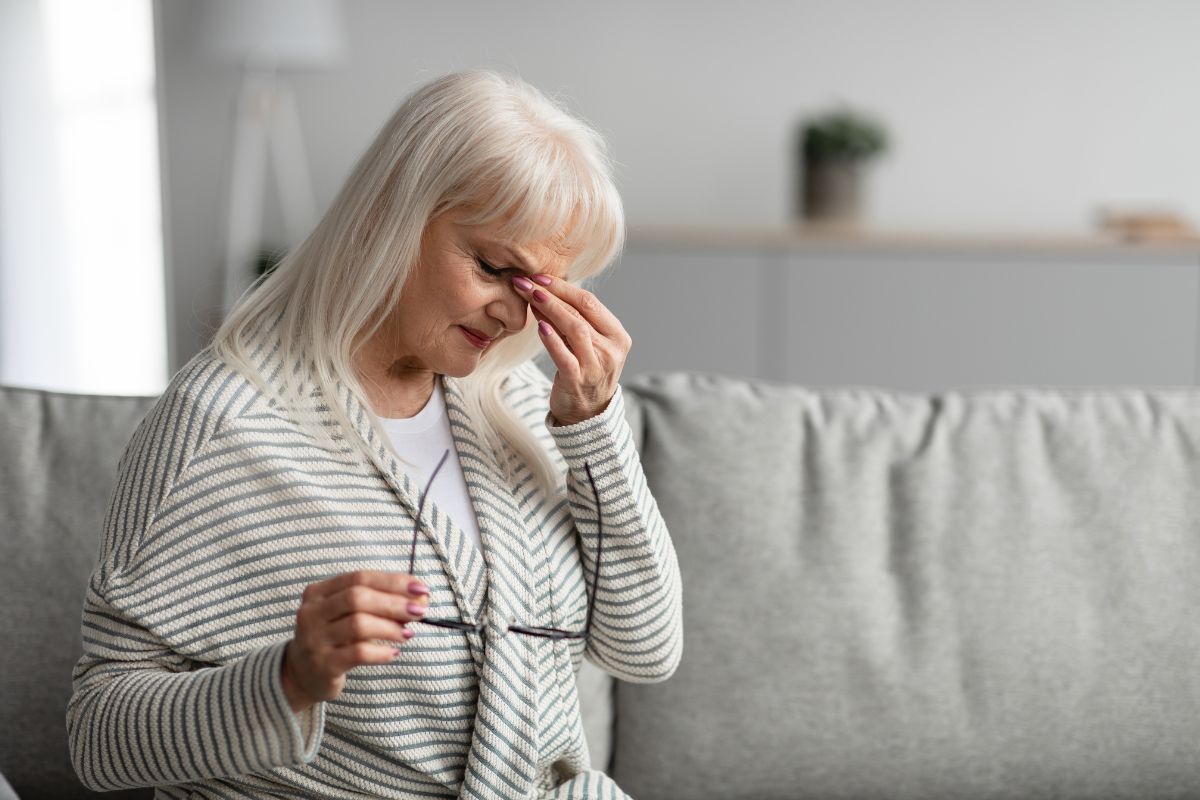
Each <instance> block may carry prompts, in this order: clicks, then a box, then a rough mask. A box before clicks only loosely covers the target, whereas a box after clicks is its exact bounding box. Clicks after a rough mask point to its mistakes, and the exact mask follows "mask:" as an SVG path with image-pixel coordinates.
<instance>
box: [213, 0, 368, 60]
mask: <svg viewBox="0 0 1200 800" xmlns="http://www.w3.org/2000/svg"><path fill="white" fill-rule="evenodd" d="M195 13H196V15H197V18H196V28H197V43H198V45H199V48H200V51H201V52H202V53H203V54H204V55H205V56H207V57H208V58H211V59H214V60H218V61H233V62H236V63H239V64H248V65H251V66H263V67H280V68H291V69H305V68H309V69H322V68H327V67H332V66H334V65H336V64H337V63H338V62H339V61H340V60H341V58H342V53H343V50H344V39H345V32H344V23H343V19H342V7H341V2H340V0H202V1H201V2H199V3H197V4H196V6H195Z"/></svg>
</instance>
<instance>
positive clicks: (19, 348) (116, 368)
mask: <svg viewBox="0 0 1200 800" xmlns="http://www.w3.org/2000/svg"><path fill="white" fill-rule="evenodd" d="M16 5H17V6H23V8H22V9H21V10H20V11H18V12H12V11H9V12H6V13H7V14H8V15H9V16H11V17H12V19H9V18H7V17H6V19H5V20H4V22H5V23H6V25H7V26H10V30H9V32H8V33H6V34H4V41H2V42H0V44H8V43H9V42H10V41H13V40H15V39H16V38H17V37H18V36H21V37H22V38H23V39H24V42H23V43H21V44H20V47H19V54H18V55H16V56H14V55H13V54H12V53H11V52H10V53H9V55H8V56H6V57H5V60H4V62H3V63H4V72H5V77H4V81H3V83H2V84H0V90H2V91H3V94H0V98H2V99H3V105H4V107H7V108H13V109H14V112H18V111H19V112H20V113H14V114H12V115H11V116H8V115H4V117H0V185H2V190H3V191H2V194H0V199H2V200H3V205H2V207H0V223H2V228H0V230H3V231H4V233H3V234H0V244H2V245H3V248H2V250H0V273H2V276H0V277H2V279H3V281H2V283H0V286H2V287H3V292H2V293H0V382H3V383H6V384H10V385H21V386H35V387H38V388H47V389H55V390H60V391H69V392H89V393H101V394H156V393H158V392H160V391H162V389H163V388H164V386H165V385H166V379H167V337H166V303H165V286H164V269H163V242H162V225H161V221H162V220H161V217H162V212H161V202H160V190H159V158H158V124H157V112H156V101H155V73H154V34H153V17H152V9H151V0H105V2H103V3H97V2H95V0H40V1H39V0H17V2H16ZM14 23H15V24H16V25H18V26H20V27H21V28H22V30H21V31H20V32H19V33H15V34H14V33H13V31H12V29H11V25H13V24H14ZM14 62H17V63H15V64H14ZM15 68H20V70H19V71H20V73H21V74H20V75H14V74H13V72H14V69H15ZM22 78H23V79H24V81H25V82H24V84H23V85H19V84H20V82H21V80H22ZM21 114H27V115H28V116H26V117H25V121H23V122H17V121H14V120H15V118H16V117H18V116H20V115H21ZM14 165H15V166H14Z"/></svg>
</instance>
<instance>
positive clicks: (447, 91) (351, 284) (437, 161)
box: [212, 70, 625, 491]
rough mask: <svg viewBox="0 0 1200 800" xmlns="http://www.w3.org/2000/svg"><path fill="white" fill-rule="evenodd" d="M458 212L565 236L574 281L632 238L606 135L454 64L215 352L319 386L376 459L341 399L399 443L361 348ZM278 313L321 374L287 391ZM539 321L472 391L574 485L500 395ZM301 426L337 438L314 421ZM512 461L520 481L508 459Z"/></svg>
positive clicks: (385, 139)
mask: <svg viewBox="0 0 1200 800" xmlns="http://www.w3.org/2000/svg"><path fill="white" fill-rule="evenodd" d="M452 209H463V210H464V211H465V212H466V214H467V216H465V217H464V218H463V220H462V222H463V223H465V224H468V225H472V224H480V225H483V224H489V223H492V222H498V223H500V227H499V228H498V229H497V234H498V235H499V236H500V237H501V238H503V239H506V240H508V241H511V242H515V243H517V244H525V243H534V242H542V241H546V240H549V239H553V240H554V241H555V242H558V243H561V244H562V245H563V246H564V247H566V248H570V251H571V252H573V253H575V254H576V258H575V259H574V260H573V261H572V262H571V264H570V265H569V267H568V268H567V272H566V274H565V275H564V276H563V277H564V279H565V280H567V281H568V282H570V283H572V284H575V285H579V284H580V283H581V282H582V281H583V280H584V279H586V278H589V277H591V276H593V275H596V274H598V273H600V272H601V271H602V270H604V269H605V267H607V266H608V264H609V263H611V262H612V260H613V259H614V258H615V257H616V255H617V254H618V253H619V252H620V251H621V248H622V247H623V245H624V241H625V218H624V211H623V208H622V204H621V198H620V196H619V195H618V193H617V190H616V187H615V185H614V184H613V180H612V167H611V162H610V160H609V157H608V153H607V147H606V145H605V143H604V140H603V138H602V137H601V136H600V135H599V134H598V133H597V132H596V131H595V130H593V129H592V128H591V127H590V126H589V125H588V124H586V123H585V122H583V121H581V120H580V119H577V118H576V117H574V116H573V115H571V114H570V113H569V112H567V111H566V110H565V109H564V108H563V107H562V106H560V105H559V104H558V103H557V102H555V101H552V100H550V99H549V98H547V97H546V96H545V95H544V94H542V93H541V92H540V91H538V90H537V89H535V88H534V87H532V86H530V85H529V84H527V83H525V82H524V81H522V80H520V79H519V78H515V77H512V76H509V75H503V74H500V73H497V72H493V71H490V70H470V71H465V72H456V73H452V74H449V75H445V76H443V77H441V78H438V79H437V80H434V81H432V82H431V83H428V84H426V85H424V86H422V87H420V88H419V89H417V90H416V91H415V92H414V93H413V94H412V95H410V96H409V97H408V98H407V99H406V100H405V101H404V103H403V104H402V105H401V106H400V108H398V109H397V110H396V112H395V113H394V114H393V115H392V117H391V118H390V119H389V120H388V121H387V122H386V123H385V124H384V126H383V128H382V130H380V132H379V134H378V135H377V136H376V137H375V141H374V142H373V143H372V144H371V146H370V147H369V148H368V149H367V151H366V152H365V153H364V154H363V156H362V157H361V158H360V159H359V161H358V163H357V164H356V165H355V167H354V170H353V172H352V173H351V175H350V177H349V179H348V180H347V181H346V183H345V185H344V186H343V187H342V189H341V191H340V192H339V193H338V195H337V197H336V198H335V199H334V201H333V204H332V205H331V206H330V208H329V210H328V211H327V212H326V213H325V215H324V216H323V217H322V218H321V220H320V221H319V222H318V223H317V225H316V227H315V228H314V229H313V231H312V233H310V234H309V236H308V238H306V239H305V240H304V242H303V243H302V244H300V245H299V246H298V247H297V248H296V249H295V250H293V251H292V252H290V253H288V254H287V255H286V256H285V257H284V258H283V260H282V261H280V262H279V264H278V266H277V267H276V268H275V269H274V270H273V271H272V272H270V273H268V274H267V275H266V276H264V277H263V278H261V279H260V280H259V281H257V282H256V283H255V285H254V286H251V287H250V289H248V290H247V291H246V292H245V293H244V294H243V295H242V296H241V297H240V298H239V300H238V302H237V303H236V304H235V305H234V307H233V309H232V310H231V311H230V313H229V315H228V316H227V317H226V319H225V320H224V322H223V323H222V325H221V327H220V328H219V329H218V330H217V332H216V334H215V335H214V338H213V343H212V347H213V350H214V352H215V353H216V354H217V355H219V356H220V357H222V358H224V359H225V360H226V361H227V362H228V363H230V364H231V365H233V366H234V367H235V368H236V369H238V370H239V371H241V372H243V373H245V374H246V375H247V376H248V377H249V378H251V379H252V380H253V381H254V382H255V383H256V384H257V385H258V386H259V387H260V388H261V389H263V390H264V391H265V392H266V393H267V394H268V396H270V397H273V398H274V399H276V400H277V401H278V402H280V403H281V404H282V405H283V406H284V407H285V408H296V407H303V406H304V401H305V399H306V398H305V395H306V394H307V393H308V391H309V390H307V389H305V388H304V384H305V383H306V382H308V381H311V387H315V388H318V389H320V390H321V392H322V395H323V396H324V397H325V398H327V399H328V400H327V404H328V406H329V407H330V409H331V411H332V413H333V414H334V415H335V416H336V417H337V419H338V420H339V421H340V423H341V425H342V426H343V428H344V429H345V431H346V436H347V438H348V439H350V441H351V442H353V444H354V445H355V446H357V447H359V449H361V450H362V451H363V452H364V453H365V454H368V455H369V453H368V449H367V444H366V442H365V441H362V440H361V438H360V437H357V436H355V435H354V433H353V431H354V430H355V426H354V424H353V422H352V421H351V420H350V419H349V417H348V416H347V415H346V413H345V411H344V409H342V408H341V404H340V403H338V402H336V397H337V394H336V392H335V384H336V382H337V381H338V380H340V381H342V382H343V383H344V384H345V385H346V386H348V387H349V389H350V390H351V391H352V392H353V393H354V394H355V395H356V396H357V397H358V398H359V400H360V401H362V403H363V405H364V407H365V408H366V409H367V413H368V414H369V415H370V420H371V423H372V425H374V426H375V428H376V430H377V431H378V432H380V434H381V436H380V438H381V439H382V441H384V442H385V443H388V446H389V447H390V446H391V445H390V440H389V437H388V436H386V435H385V434H383V427H382V425H381V424H380V421H379V418H378V416H377V415H376V414H375V413H374V411H373V409H372V408H371V405H370V403H369V402H368V401H367V399H366V398H367V395H366V393H365V392H364V390H363V387H362V384H361V383H360V381H359V378H358V376H357V374H356V372H355V370H354V368H353V366H352V365H353V363H354V355H355V352H356V351H357V350H358V348H359V347H360V346H361V345H362V343H363V342H365V340H366V339H367V338H369V337H370V336H371V334H373V333H374V332H375V331H376V330H378V328H379V326H380V325H381V324H382V322H383V321H384V318H385V316H386V314H387V313H388V312H390V311H392V310H393V309H395V308H396V305H397V303H398V301H399V298H400V293H401V289H402V288H403V286H404V282H405V280H406V279H407V277H408V275H409V271H410V270H411V269H412V268H413V266H414V264H415V263H416V262H417V260H418V258H419V255H420V246H421V236H422V233H423V232H424V230H425V228H426V226H427V225H428V223H429V221H430V219H432V218H433V217H435V216H437V215H439V214H442V213H445V212H447V211H450V210H452ZM276 320H277V321H278V323H277V324H276V326H275V327H276V330H277V331H278V335H279V337H280V342H281V345H280V355H281V356H282V357H283V359H284V360H283V363H285V364H295V363H297V362H299V363H301V364H307V365H309V368H308V370H307V371H308V372H311V374H308V375H304V374H301V375H298V376H296V377H297V378H298V380H294V381H293V380H292V377H293V376H291V375H281V379H282V380H283V383H282V385H281V386H280V387H272V386H268V384H267V382H266V381H265V380H264V379H263V378H262V377H261V376H259V375H258V374H257V370H256V368H255V367H254V366H253V362H252V359H251V358H250V357H249V355H248V352H247V347H248V345H249V343H250V341H251V333H252V331H253V330H255V329H258V328H259V327H260V325H261V326H263V327H268V326H270V325H271V324H272V323H273V322H275V321H276ZM530 322H533V324H527V325H526V327H525V329H524V330H522V331H521V332H520V333H517V334H515V335H513V336H509V337H506V338H504V339H501V340H500V341H498V342H496V343H495V344H494V345H492V347H491V348H489V349H488V350H487V351H486V352H485V353H484V354H483V356H481V357H480V361H479V364H478V365H477V366H476V369H475V370H474V372H472V373H471V374H470V375H469V376H467V377H465V378H463V379H461V386H462V387H463V393H464V399H465V401H466V405H467V409H468V413H470V415H471V417H472V419H473V420H475V421H476V422H477V424H481V427H482V430H481V433H482V435H483V437H484V440H485V441H486V442H487V443H488V444H489V446H491V447H492V448H493V449H494V450H495V451H496V452H500V450H499V447H498V444H499V440H500V439H502V440H504V441H505V442H507V443H508V444H509V445H510V446H511V447H512V448H513V449H514V450H515V451H516V452H517V453H518V455H520V456H521V457H522V459H523V460H524V461H525V463H527V464H528V465H529V466H530V468H531V469H532V471H533V474H534V476H535V478H536V479H537V480H538V481H539V482H540V483H541V484H542V486H543V487H545V488H546V489H547V490H551V491H552V490H553V489H554V487H555V485H556V482H557V481H558V480H559V479H558V477H557V476H556V473H555V470H554V467H553V464H552V462H551V461H550V459H549V458H548V456H547V455H546V454H545V453H544V452H543V450H542V447H541V445H540V443H539V441H538V440H537V439H536V438H535V436H534V434H533V433H532V432H531V431H530V430H529V429H528V428H527V427H526V426H525V425H524V424H523V423H522V422H521V421H520V419H519V418H518V417H517V416H516V415H515V414H514V413H513V412H512V411H511V410H510V409H509V408H508V407H507V406H506V405H505V404H504V403H503V400H502V398H501V395H500V391H499V390H500V384H501V382H502V381H503V380H504V378H505V377H506V376H507V375H508V374H509V373H510V372H511V371H512V370H513V369H514V368H516V367H517V366H519V365H520V364H522V363H524V362H525V361H527V360H529V359H530V358H532V357H533V356H534V355H535V354H537V353H538V352H539V351H541V350H542V347H543V346H542V344H541V343H540V341H539V338H538V334H537V325H536V321H534V320H530ZM264 323H265V324H264ZM286 371H287V370H284V372H286ZM311 387H310V388H311ZM331 401H332V402H331ZM297 421H298V423H299V424H301V425H302V426H303V427H304V428H305V429H306V430H308V432H309V433H311V434H312V435H314V436H315V437H318V439H319V440H323V441H332V438H331V437H332V434H331V433H330V432H329V431H327V430H326V429H325V426H322V425H319V424H317V423H316V420H315V419H307V420H306V419H304V418H302V417H298V418H297ZM399 455H400V454H399V453H397V456H399ZM501 464H502V466H503V468H504V469H505V470H506V471H507V472H508V474H509V475H510V477H511V474H512V473H511V469H510V465H509V464H508V463H507V459H501Z"/></svg>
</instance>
